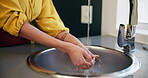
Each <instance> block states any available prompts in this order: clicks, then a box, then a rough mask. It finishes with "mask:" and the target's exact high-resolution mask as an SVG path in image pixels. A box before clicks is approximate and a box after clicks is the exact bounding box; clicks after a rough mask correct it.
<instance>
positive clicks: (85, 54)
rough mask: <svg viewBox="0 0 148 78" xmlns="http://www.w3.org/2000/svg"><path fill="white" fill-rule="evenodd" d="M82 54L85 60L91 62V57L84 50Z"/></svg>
mask: <svg viewBox="0 0 148 78" xmlns="http://www.w3.org/2000/svg"><path fill="white" fill-rule="evenodd" d="M83 55H84V57H85V58H86V60H87V61H88V62H91V61H92V57H91V56H90V55H89V54H88V53H86V52H84V53H83Z"/></svg>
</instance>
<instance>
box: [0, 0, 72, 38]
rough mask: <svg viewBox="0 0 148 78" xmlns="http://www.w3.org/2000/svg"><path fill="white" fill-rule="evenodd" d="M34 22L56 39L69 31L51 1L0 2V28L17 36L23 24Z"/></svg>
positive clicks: (17, 0)
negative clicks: (60, 34)
mask: <svg viewBox="0 0 148 78" xmlns="http://www.w3.org/2000/svg"><path fill="white" fill-rule="evenodd" d="M33 20H35V21H36V23H37V24H38V25H39V28H40V29H41V30H43V31H44V32H45V33H47V34H49V35H51V36H53V37H56V36H57V34H58V33H59V32H61V31H69V29H68V28H66V27H65V26H64V24H63V22H62V21H61V19H60V17H59V15H58V13H57V12H56V9H55V7H54V5H53V3H52V0H0V28H2V29H3V30H5V31H6V32H9V33H10V34H11V35H14V36H18V35H19V31H20V29H21V26H22V25H23V23H24V22H28V23H30V22H31V21H33Z"/></svg>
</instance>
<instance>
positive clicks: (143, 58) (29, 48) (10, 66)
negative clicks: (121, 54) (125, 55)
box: [0, 36, 148, 78]
mask: <svg viewBox="0 0 148 78" xmlns="http://www.w3.org/2000/svg"><path fill="white" fill-rule="evenodd" d="M79 40H80V41H81V42H82V43H83V44H84V45H86V41H87V40H86V37H82V38H79ZM116 41H117V40H116V37H112V36H92V37H90V41H89V43H90V44H91V45H99V46H105V47H109V48H113V49H116V50H121V49H120V48H119V47H118V46H117V43H116ZM135 46H136V51H135V53H134V55H135V56H136V57H137V58H138V59H139V60H140V62H141V68H140V69H139V70H138V71H137V72H136V73H134V74H133V75H130V76H129V77H128V78H148V77H147V74H148V61H147V59H148V51H146V50H143V48H142V47H143V44H140V43H135ZM47 48H48V47H46V46H43V45H39V44H35V45H30V44H23V45H18V46H11V47H0V78H49V77H48V76H45V75H42V74H39V73H37V72H35V71H32V70H31V69H30V68H29V67H28V66H27V65H26V59H27V57H28V56H29V55H30V54H31V53H32V52H36V51H41V50H44V49H47Z"/></svg>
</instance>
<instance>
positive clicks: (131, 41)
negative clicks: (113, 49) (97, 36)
mask: <svg viewBox="0 0 148 78" xmlns="http://www.w3.org/2000/svg"><path fill="white" fill-rule="evenodd" d="M124 34H125V26H124V25H123V24H120V26H119V31H118V39H117V43H118V45H119V47H121V48H122V50H123V51H124V52H125V53H130V52H134V51H135V34H136V25H127V29H126V35H124Z"/></svg>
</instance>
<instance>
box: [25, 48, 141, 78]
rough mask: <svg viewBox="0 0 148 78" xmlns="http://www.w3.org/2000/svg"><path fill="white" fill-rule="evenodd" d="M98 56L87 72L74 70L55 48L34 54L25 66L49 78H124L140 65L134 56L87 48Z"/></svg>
mask: <svg viewBox="0 0 148 78" xmlns="http://www.w3.org/2000/svg"><path fill="white" fill-rule="evenodd" d="M87 47H88V49H89V50H90V51H91V52H92V53H94V54H98V55H99V56H100V57H99V58H97V59H96V63H95V65H94V66H93V67H92V68H90V69H88V70H76V69H75V66H74V65H73V64H72V62H71V60H70V57H69V56H68V55H67V54H66V53H64V52H61V51H59V50H57V49H55V48H51V49H47V50H44V51H39V52H34V53H32V54H31V55H30V56H29V57H28V58H27V65H28V66H29V67H30V68H31V69H32V70H34V71H37V72H39V73H44V74H46V75H48V76H50V77H55V78H57V77H59V78H62V77H64V78H66V77H68V78H70V77H77V78H78V77H85V76H86V75H87V76H89V77H93V78H94V77H96V78H99V77H109V78H116V77H125V76H128V75H132V74H133V73H134V72H136V71H137V70H138V69H139V68H140V66H141V64H140V62H139V60H138V59H137V58H136V57H135V56H134V55H126V54H124V53H122V52H120V51H117V50H114V49H110V48H106V47H99V46H87Z"/></svg>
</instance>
